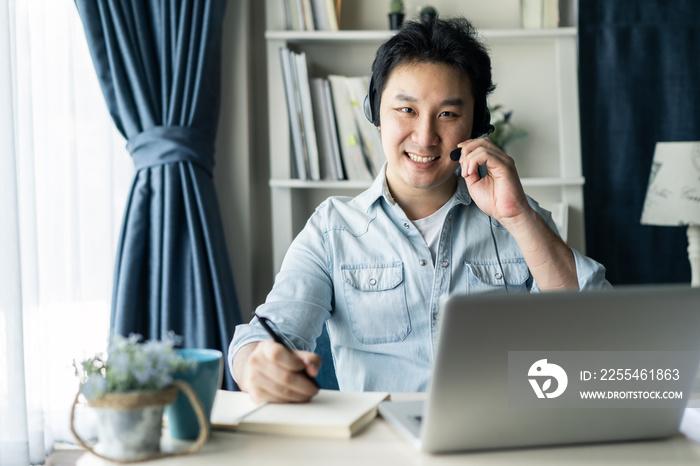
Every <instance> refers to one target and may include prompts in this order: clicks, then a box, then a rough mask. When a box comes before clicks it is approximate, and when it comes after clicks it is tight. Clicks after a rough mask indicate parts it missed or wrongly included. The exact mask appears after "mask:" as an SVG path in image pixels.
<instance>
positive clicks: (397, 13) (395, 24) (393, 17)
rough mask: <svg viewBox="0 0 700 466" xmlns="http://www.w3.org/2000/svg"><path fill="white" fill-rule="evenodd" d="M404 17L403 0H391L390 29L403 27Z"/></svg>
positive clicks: (395, 29) (394, 29)
mask: <svg viewBox="0 0 700 466" xmlns="http://www.w3.org/2000/svg"><path fill="white" fill-rule="evenodd" d="M403 18H404V6H403V0H391V1H390V2H389V29H391V30H392V31H397V30H399V29H401V25H402V24H403Z"/></svg>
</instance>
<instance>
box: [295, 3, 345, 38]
mask: <svg viewBox="0 0 700 466" xmlns="http://www.w3.org/2000/svg"><path fill="white" fill-rule="evenodd" d="M282 2H283V3H284V15H285V28H286V29H287V30H292V31H337V30H338V11H339V7H340V1H336V0H282Z"/></svg>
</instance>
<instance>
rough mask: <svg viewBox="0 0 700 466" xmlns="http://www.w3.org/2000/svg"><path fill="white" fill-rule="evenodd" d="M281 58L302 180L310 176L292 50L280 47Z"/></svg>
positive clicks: (296, 166) (297, 170)
mask: <svg viewBox="0 0 700 466" xmlns="http://www.w3.org/2000/svg"><path fill="white" fill-rule="evenodd" d="M279 53H280V60H281V62H282V81H283V82H284V94H285V96H286V98H287V99H286V100H287V113H288V115H289V133H290V135H291V141H292V151H291V152H292V157H293V162H294V163H293V164H292V165H293V167H294V169H295V173H296V177H297V178H299V179H300V180H306V179H307V178H308V170H307V161H306V158H307V156H306V150H305V149H304V141H303V139H302V137H303V136H302V134H303V132H302V126H301V125H302V122H301V106H300V104H299V97H298V95H299V92H298V90H297V88H298V84H297V78H296V72H295V66H294V60H293V59H292V52H291V50H289V49H287V48H284V47H280V49H279Z"/></svg>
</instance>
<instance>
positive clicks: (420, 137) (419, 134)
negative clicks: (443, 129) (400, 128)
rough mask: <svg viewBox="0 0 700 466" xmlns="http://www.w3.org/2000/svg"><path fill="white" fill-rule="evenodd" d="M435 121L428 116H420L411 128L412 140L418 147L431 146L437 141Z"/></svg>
mask: <svg viewBox="0 0 700 466" xmlns="http://www.w3.org/2000/svg"><path fill="white" fill-rule="evenodd" d="M439 139H440V138H439V137H438V134H437V131H436V121H435V119H433V118H430V117H429V116H421V117H420V118H418V120H417V121H416V126H415V128H414V130H413V141H414V142H415V143H416V144H418V145H419V146H420V147H431V146H434V145H436V144H437V143H438V140H439Z"/></svg>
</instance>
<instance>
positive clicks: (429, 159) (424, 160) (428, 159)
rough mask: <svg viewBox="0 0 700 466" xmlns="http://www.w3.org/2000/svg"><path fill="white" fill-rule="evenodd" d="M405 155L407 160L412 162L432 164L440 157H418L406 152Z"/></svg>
mask: <svg viewBox="0 0 700 466" xmlns="http://www.w3.org/2000/svg"><path fill="white" fill-rule="evenodd" d="M406 155H407V156H408V158H409V159H411V160H413V161H414V162H418V163H428V162H432V161H433V160H435V159H438V158H440V157H422V156H420V155H416V154H412V153H410V152H406Z"/></svg>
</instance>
